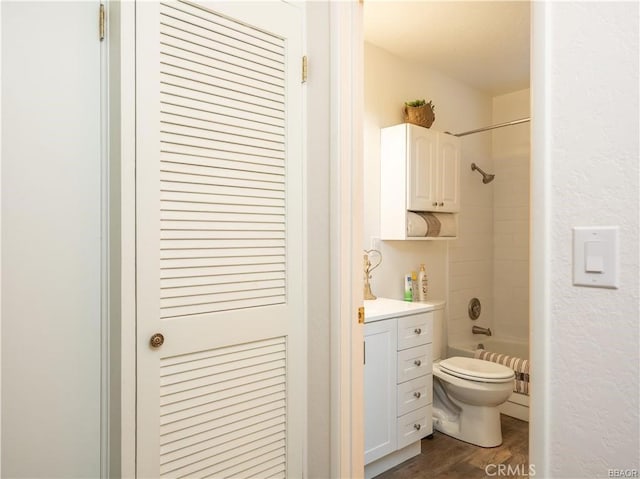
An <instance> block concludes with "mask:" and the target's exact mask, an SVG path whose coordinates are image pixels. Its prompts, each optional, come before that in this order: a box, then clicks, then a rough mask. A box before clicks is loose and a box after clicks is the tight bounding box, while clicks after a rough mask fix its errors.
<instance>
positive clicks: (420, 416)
mask: <svg viewBox="0 0 640 479" xmlns="http://www.w3.org/2000/svg"><path fill="white" fill-rule="evenodd" d="M432 432H433V428H432V418H431V404H429V405H428V406H424V407H421V408H420V409H416V410H415V411H412V412H410V413H408V414H405V415H404V416H400V417H399V418H398V436H397V437H398V447H397V448H398V449H402V448H403V447H406V446H408V445H409V444H411V443H414V442H416V441H419V440H420V439H422V438H423V437H425V436H428V435H429V434H431V433H432Z"/></svg>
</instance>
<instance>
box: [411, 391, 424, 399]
mask: <svg viewBox="0 0 640 479" xmlns="http://www.w3.org/2000/svg"><path fill="white" fill-rule="evenodd" d="M413 395H414V396H415V398H416V399H420V396H422V393H420V392H419V391H418V392H415V393H413Z"/></svg>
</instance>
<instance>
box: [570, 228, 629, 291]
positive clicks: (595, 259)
mask: <svg viewBox="0 0 640 479" xmlns="http://www.w3.org/2000/svg"><path fill="white" fill-rule="evenodd" d="M618 230H619V228H618V227H617V226H594V227H584V226H577V227H575V228H573V284H574V285H576V286H590V287H593V288H618V270H619V268H620V266H619V262H620V260H619V247H618Z"/></svg>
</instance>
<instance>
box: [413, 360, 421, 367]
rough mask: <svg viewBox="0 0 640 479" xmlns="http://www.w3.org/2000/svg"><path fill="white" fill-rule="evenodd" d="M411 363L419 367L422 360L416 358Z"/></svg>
mask: <svg viewBox="0 0 640 479" xmlns="http://www.w3.org/2000/svg"><path fill="white" fill-rule="evenodd" d="M413 364H415V365H416V366H418V367H420V365H421V364H422V361H420V360H419V359H416V360H415V361H414V362H413Z"/></svg>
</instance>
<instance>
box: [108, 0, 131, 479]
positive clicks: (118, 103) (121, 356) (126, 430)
mask: <svg viewBox="0 0 640 479" xmlns="http://www.w3.org/2000/svg"><path fill="white" fill-rule="evenodd" d="M107 8H108V12H107V18H108V21H107V26H108V34H107V41H108V42H109V46H108V48H109V85H110V89H109V154H110V165H109V199H110V205H109V206H110V209H111V211H110V217H109V244H110V246H109V248H110V257H109V268H110V273H109V276H110V277H109V280H110V284H109V296H110V298H109V299H110V324H109V342H110V344H109V350H110V355H111V357H110V359H111V360H110V370H109V376H110V377H109V385H110V391H109V393H110V396H109V473H110V477H122V478H134V477H135V474H136V369H135V367H136V287H135V281H136V269H135V267H136V262H135V258H136V256H135V253H136V243H135V240H136V235H135V231H136V212H135V208H133V207H132V206H131V205H135V193H136V189H135V180H136V176H135V158H136V157H135V154H136V149H135V49H134V45H135V3H134V2H133V1H126V2H124V1H123V2H120V1H109V2H108V3H107Z"/></svg>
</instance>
